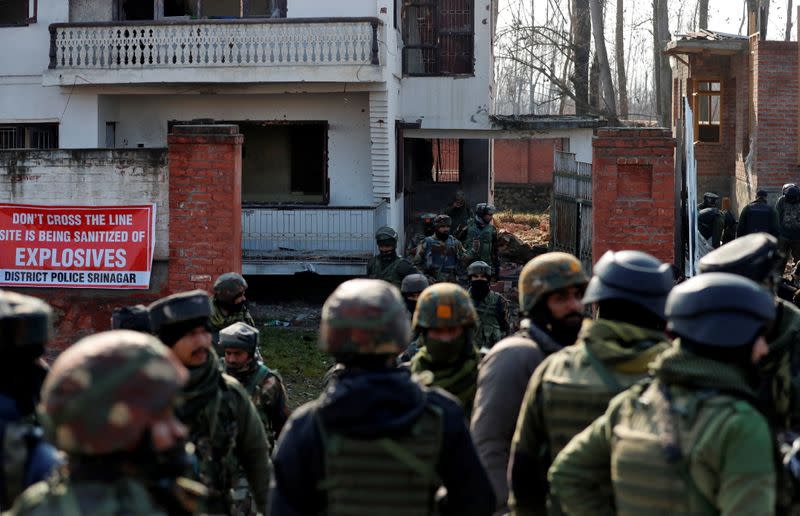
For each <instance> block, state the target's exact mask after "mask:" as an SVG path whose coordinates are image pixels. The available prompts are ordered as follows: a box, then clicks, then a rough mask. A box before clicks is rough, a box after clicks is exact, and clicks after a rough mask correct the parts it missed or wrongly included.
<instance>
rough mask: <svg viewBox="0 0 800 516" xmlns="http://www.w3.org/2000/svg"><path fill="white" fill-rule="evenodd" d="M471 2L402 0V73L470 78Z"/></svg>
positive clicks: (472, 44) (462, 0)
mask: <svg viewBox="0 0 800 516" xmlns="http://www.w3.org/2000/svg"><path fill="white" fill-rule="evenodd" d="M473 3H474V0H404V3H403V9H402V21H403V43H404V47H403V73H404V74H406V75H471V74H472V73H473V71H474V62H473V46H474V43H473V42H474V34H473V32H474V26H473V18H474V12H473V11H474V10H473Z"/></svg>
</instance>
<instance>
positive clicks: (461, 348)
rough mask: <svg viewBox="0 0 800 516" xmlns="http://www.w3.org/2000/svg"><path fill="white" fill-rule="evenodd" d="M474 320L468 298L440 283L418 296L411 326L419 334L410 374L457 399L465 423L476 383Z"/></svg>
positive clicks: (476, 351) (458, 288)
mask: <svg viewBox="0 0 800 516" xmlns="http://www.w3.org/2000/svg"><path fill="white" fill-rule="evenodd" d="M477 320H478V314H477V313H476V312H475V307H474V306H473V305H472V301H471V300H470V297H469V294H467V292H466V291H465V290H464V289H463V288H461V287H459V286H458V285H453V284H452V283H440V284H436V285H432V286H430V287H428V288H426V289H425V290H424V291H423V292H422V294H421V295H420V296H419V302H418V303H417V310H416V311H415V312H414V318H413V320H412V323H411V324H412V326H413V328H414V330H415V331H419V332H420V334H421V335H420V337H419V343H420V349H419V351H418V352H417V354H416V355H414V357H413V358H412V359H411V372H412V373H414V374H415V375H417V376H418V377H419V380H420V382H422V383H423V384H424V385H428V386H433V387H441V388H442V389H444V390H446V391H447V392H449V393H450V394H452V395H453V396H455V397H456V398H458V400H459V401H460V402H461V405H462V406H463V407H464V414H465V415H466V417H467V421H469V415H470V413H471V412H472V402H473V400H474V399H475V390H476V388H477V380H478V350H477V348H475V344H474V343H473V340H472V339H473V331H474V330H473V328H474V327H475V323H476V322H477Z"/></svg>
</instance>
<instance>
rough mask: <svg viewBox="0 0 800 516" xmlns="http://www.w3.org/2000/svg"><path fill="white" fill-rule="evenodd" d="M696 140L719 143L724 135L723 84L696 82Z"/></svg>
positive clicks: (718, 82) (717, 82)
mask: <svg viewBox="0 0 800 516" xmlns="http://www.w3.org/2000/svg"><path fill="white" fill-rule="evenodd" d="M694 98H695V106H694V116H695V118H696V122H695V132H696V135H695V140H696V141H698V142H706V143H718V142H719V141H720V135H721V133H722V131H721V127H722V83H721V82H720V81H707V80H702V81H695V92H694Z"/></svg>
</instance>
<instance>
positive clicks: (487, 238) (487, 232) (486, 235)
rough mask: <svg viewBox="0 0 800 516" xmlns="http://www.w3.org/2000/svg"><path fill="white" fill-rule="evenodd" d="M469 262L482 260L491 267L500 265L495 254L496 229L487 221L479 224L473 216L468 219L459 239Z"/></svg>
mask: <svg viewBox="0 0 800 516" xmlns="http://www.w3.org/2000/svg"><path fill="white" fill-rule="evenodd" d="M461 242H462V243H463V244H464V249H466V252H467V257H468V259H469V261H470V262H474V261H478V260H480V261H482V262H486V263H488V264H490V265H491V266H492V267H493V268H497V267H499V266H500V258H499V256H498V254H497V229H496V228H495V227H494V226H493V225H491V224H488V223H484V224H483V225H480V224H479V223H478V221H477V220H475V217H472V218H471V219H469V222H468V223H467V231H466V233H465V234H464V238H463V239H462V240H461Z"/></svg>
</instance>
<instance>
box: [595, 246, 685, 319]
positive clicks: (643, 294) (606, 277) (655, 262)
mask: <svg viewBox="0 0 800 516" xmlns="http://www.w3.org/2000/svg"><path fill="white" fill-rule="evenodd" d="M673 282H674V276H673V274H672V268H671V267H670V266H669V264H666V263H663V262H661V261H660V260H659V259H657V258H655V257H654V256H651V255H649V254H647V253H643V252H641V251H617V252H614V251H606V253H605V254H604V255H603V256H601V257H600V260H598V262H597V263H596V264H595V266H594V276H592V279H591V280H590V281H589V286H588V287H586V294H584V296H583V302H584V304H589V303H597V302H599V301H606V300H610V299H615V300H622V301H627V302H629V303H633V304H634V305H637V306H639V307H641V308H644V309H645V310H647V311H648V312H650V313H651V314H653V315H655V316H656V317H658V318H659V319H661V320H664V305H665V304H666V301H667V294H669V292H670V290H672V285H673Z"/></svg>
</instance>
